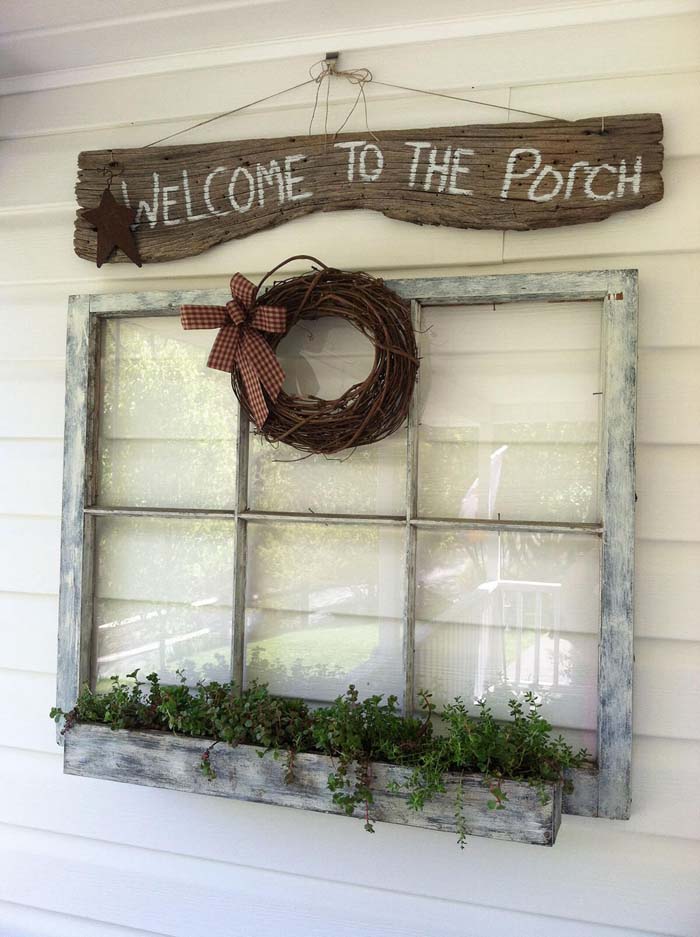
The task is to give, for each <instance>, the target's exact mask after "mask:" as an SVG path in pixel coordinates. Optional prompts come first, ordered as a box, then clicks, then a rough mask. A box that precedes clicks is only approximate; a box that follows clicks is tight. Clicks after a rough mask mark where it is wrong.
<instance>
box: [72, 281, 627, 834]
mask: <svg viewBox="0 0 700 937" xmlns="http://www.w3.org/2000/svg"><path fill="white" fill-rule="evenodd" d="M387 285H388V286H389V287H390V288H391V289H394V290H395V291H396V292H398V293H399V294H400V295H402V296H403V297H404V298H405V299H407V300H409V301H410V304H411V318H412V322H413V326H414V328H416V329H419V328H420V317H421V308H422V307H423V306H428V305H430V306H441V305H476V304H484V303H514V302H519V301H522V302H533V301H552V302H565V301H574V300H602V303H603V337H602V357H603V375H602V377H603V413H602V421H601V422H602V439H601V451H600V462H601V472H600V478H601V487H602V491H601V521H600V523H596V524H576V523H566V522H538V521H510V520H507V519H504V520H501V519H499V520H485V519H461V518H449V519H439V518H435V519H432V518H431V519H427V518H419V517H418V516H417V494H418V484H417V459H418V392H417V390H416V393H414V395H413V399H412V403H411V407H410V410H409V415H408V430H407V474H406V512H405V516H403V515H402V516H390V517H387V516H376V517H375V516H353V515H331V514H305V513H296V512H269V511H251V510H249V509H248V504H247V498H248V468H249V439H250V433H249V424H248V421H247V419H246V417H245V414H244V413H243V411H242V410H241V411H240V413H239V431H238V438H237V444H236V462H237V466H236V467H237V472H236V479H237V481H236V485H237V488H236V507H235V510H233V511H222V510H199V509H182V508H172V509H171V508H149V507H145V508H135V507H128V506H126V507H114V508H111V507H107V506H99V507H98V506H96V500H97V499H96V477H97V460H96V441H97V428H98V427H97V421H98V418H99V414H98V412H97V411H98V406H97V401H98V399H99V394H98V386H99V373H98V362H99V340H100V322H101V320H103V319H105V318H137V317H144V316H176V315H178V313H179V307H180V305H181V304H184V303H189V304H221V303H223V302H225V301H226V296H225V294H224V293H223V292H220V291H205V292H184V293H140V294H116V295H105V294H101V295H92V296H78V297H73V298H72V299H71V302H70V307H69V316H68V340H67V384H66V433H65V440H66V443H65V454H64V492H63V521H62V550H61V589H60V600H59V609H60V612H59V614H60V629H59V663H58V687H57V695H58V705H59V706H61V707H62V708H63V709H70V708H71V707H72V706H73V705H74V703H75V700H76V698H77V695H78V692H79V688H80V687H81V686H82V685H83V684H84V683H86V682H89V680H90V677H91V669H92V668H91V642H92V601H93V581H92V580H93V560H94V556H93V554H94V540H95V535H94V530H95V521H96V518H97V517H99V516H104V515H112V516H118V515H125V516H146V517H149V516H150V517H154V516H157V517H183V518H192V517H198V518H212V519H214V518H216V519H229V520H231V521H232V522H233V523H234V524H235V533H234V584H233V585H234V601H233V630H232V643H231V675H232V679H233V680H234V681H235V682H236V683H237V685H238V686H242V684H243V672H244V662H245V591H246V532H247V525H248V524H249V523H269V522H276V521H284V522H299V523H321V524H371V525H377V526H384V525H389V526H401V527H403V528H404V530H405V554H404V583H403V586H404V607H403V629H404V631H403V638H404V643H403V666H404V693H405V695H404V706H405V708H406V709H411V708H412V706H413V700H414V695H415V680H414V660H415V617H416V615H415V612H416V543H417V535H418V530H419V529H480V530H493V531H512V530H521V531H522V530H524V531H533V530H534V531H547V532H555V533H563V534H566V533H577V534H582V533H583V534H590V535H591V536H595V537H600V538H601V540H602V551H601V563H602V569H601V574H602V575H601V633H600V659H599V686H598V692H599V703H598V763H597V766H595V767H594V768H591V769H584V770H582V771H580V772H577V775H578V776H577V777H576V778H575V779H574V780H575V785H576V789H575V793H574V795H573V797H572V798H570V799H569V803H568V804H567V805H565V806H566V807H567V808H568V811H569V812H574V813H582V814H586V815H599V816H607V817H625V816H628V815H629V790H630V764H631V677H632V578H633V565H632V564H633V547H634V430H635V413H634V408H635V397H636V393H635V391H636V322H637V274H636V271H629V270H620V271H593V272H584V273H553V274H524V275H519V274H518V275H499V276H488V277H455V278H436V279H412V280H399V281H394V282H391V281H389V282H388V283H387ZM419 379H420V378H419Z"/></svg>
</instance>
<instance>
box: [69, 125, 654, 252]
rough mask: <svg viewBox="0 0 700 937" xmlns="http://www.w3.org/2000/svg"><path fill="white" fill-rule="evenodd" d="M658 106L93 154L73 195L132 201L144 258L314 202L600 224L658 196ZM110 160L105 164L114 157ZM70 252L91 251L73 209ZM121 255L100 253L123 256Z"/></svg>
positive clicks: (471, 221)
mask: <svg viewBox="0 0 700 937" xmlns="http://www.w3.org/2000/svg"><path fill="white" fill-rule="evenodd" d="M662 135H663V125H662V121H661V117H660V115H658V114H631V115H623V116H614V117H604V118H603V117H594V118H587V119H584V120H578V121H558V120H557V121H539V122H536V123H527V122H526V123H513V124H480V125H479V124H475V125H470V126H462V127H438V128H429V129H420V130H389V131H381V132H379V133H378V134H377V137H376V138H375V137H373V136H370V135H369V134H365V138H363V136H362V135H361V134H356V133H355V134H342V135H340V136H338V137H337V138H336V137H333V138H331V137H326V136H325V135H317V136H310V137H286V138H278V139H263V140H242V141H235V142H230V143H209V144H203V145H195V146H191V145H190V146H162V147H142V148H134V149H118V150H116V149H115V150H90V151H85V152H83V153H81V154H80V156H79V158H78V167H79V170H78V183H77V186H76V195H77V199H78V204H79V205H80V206H81V208H82V209H91V208H94V207H95V205H96V204H97V202H98V201H99V199H100V198H101V197H102V194H103V192H104V188H105V183H104V178H105V177H104V172H103V171H104V169H105V167H106V166H107V165H108V164H109V165H110V166H112V168H113V169H114V176H115V178H114V182H113V190H114V191H115V192H117V193H120V197H121V199H122V201H123V202H124V203H125V204H128V206H129V207H131V208H133V209H134V210H136V211H137V227H136V240H137V244H138V248H139V252H140V255H141V258H142V259H143V261H144V262H146V263H148V262H151V263H153V262H159V261H167V260H176V259H178V258H181V257H190V256H194V255H196V254H200V253H202V252H203V251H205V250H207V249H208V248H210V247H213V246H214V245H215V244H220V243H222V242H225V241H229V240H232V239H235V238H242V237H246V236H247V235H249V234H253V233H255V232H257V231H262V230H265V229H266V228H272V227H275V226H277V225H279V224H283V223H284V222H287V221H291V220H293V219H294V218H299V217H302V216H304V215H308V214H311V213H312V212H317V211H324V212H325V211H342V210H348V209H357V208H361V209H369V210H372V211H377V212H381V213H382V214H384V215H386V216H387V217H389V218H396V219H399V220H401V221H408V222H412V223H414V224H430V225H446V226H449V227H455V228H477V229H484V228H490V229H497V230H514V231H524V230H531V229H534V228H551V227H559V226H562V225H573V224H581V223H585V222H591V221H600V220H603V219H604V218H607V217H608V216H609V215H611V214H614V213H616V212H619V211H627V210H630V209H638V208H644V207H645V206H646V205H650V204H652V203H653V202H657V201H659V200H660V199H661V198H662V197H663V181H662V178H661V167H662V165H663V147H662V145H661V142H660V141H661V138H662ZM115 164H116V165H115ZM74 246H75V251H76V253H77V254H78V256H80V257H83V258H85V259H86V260H91V261H94V260H95V259H96V256H97V240H96V233H95V231H94V230H93V228H92V227H91V226H90V224H89V223H88V221H87V220H86V219H85V218H84V217H83V216H82V215H81V214H80V213H79V214H78V216H77V218H76V226H75V240H74ZM126 259H127V258H126V257H125V255H124V254H123V253H122V252H121V251H117V252H115V254H113V255H112V257H111V258H110V261H112V262H121V261H124V260H126Z"/></svg>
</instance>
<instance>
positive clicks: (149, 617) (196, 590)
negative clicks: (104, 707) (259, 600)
mask: <svg viewBox="0 0 700 937" xmlns="http://www.w3.org/2000/svg"><path fill="white" fill-rule="evenodd" d="M233 529H234V527H233V523H227V522H221V521H210V520H209V521H206V520H180V519H177V520H163V519H160V518H149V517H139V518H136V517H101V518H98V519H97V533H96V559H95V604H94V644H95V664H96V667H95V680H96V686H97V689H98V690H102V689H105V687H106V685H107V683H108V680H109V677H111V676H112V675H113V674H116V675H119V676H124V675H125V674H127V673H130V672H131V671H133V670H135V669H136V668H137V667H138V668H140V670H141V675H140V676H141V677H143V676H145V675H146V674H147V673H150V672H151V671H156V672H157V673H158V675H159V676H160V679H161V681H162V682H163V683H167V682H175V681H177V679H178V677H177V674H176V671H177V670H178V669H181V670H184V671H185V673H186V675H187V678H188V683H195V682H196V681H197V680H198V679H201V678H205V679H216V680H222V679H223V680H227V679H229V674H230V659H231V621H232V601H233Z"/></svg>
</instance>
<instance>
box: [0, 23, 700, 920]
mask: <svg viewBox="0 0 700 937" xmlns="http://www.w3.org/2000/svg"><path fill="white" fill-rule="evenodd" d="M320 47H323V43H322V42H321V43H320ZM355 47H356V48H361V41H360V40H358V41H357V43H356V44H355ZM698 48H700V17H698V16H696V15H684V16H677V17H667V18H660V19H649V20H638V21H630V22H627V23H625V24H624V25H620V24H615V23H607V24H598V25H590V26H580V27H575V28H574V27H567V28H563V27H562V28H555V29H549V30H544V29H543V30H538V31H532V32H519V33H512V34H508V35H500V36H482V37H475V38H470V39H460V40H450V41H443V42H439V43H433V44H426V45H423V46H421V45H413V46H408V45H405V46H397V47H393V48H388V49H382V50H368V51H367V52H366V53H361V52H357V53H355V54H353V55H352V56H348V61H347V63H346V64H347V65H348V66H349V65H353V64H358V65H362V64H367V65H370V66H372V67H375V70H376V71H377V72H381V73H382V74H383V75H384V76H385V77H387V79H388V80H398V81H401V80H402V79H403V80H405V81H406V83H407V84H411V85H415V86H419V87H420V86H428V87H434V88H445V89H449V90H451V91H453V92H454V93H456V94H460V93H462V94H467V95H469V96H472V97H481V98H482V99H483V100H485V101H490V102H493V103H499V104H503V105H506V106H507V105H508V104H510V105H511V106H513V107H521V108H525V109H532V110H535V111H538V112H544V113H551V114H553V115H555V116H561V117H579V116H586V115H591V114H605V113H607V114H616V113H633V112H642V111H659V112H661V113H662V114H663V117H664V123H665V128H666V134H665V147H666V161H665V167H664V178H665V183H666V196H665V198H664V200H663V201H662V202H661V203H660V204H657V205H654V206H652V207H651V208H648V209H645V210H644V211H643V212H640V213H635V212H630V213H626V214H624V215H620V216H617V217H615V218H613V219H610V220H608V221H606V222H603V223H601V224H595V225H586V226H581V227H571V228H563V229H554V230H550V231H543V232H526V233H508V234H506V235H505V236H503V235H502V234H501V233H499V232H494V231H485V232H478V231H466V232H465V231H452V230H448V229H444V228H420V227H413V226H409V225H403V224H401V223H399V222H392V221H389V220H387V219H385V218H383V217H381V216H379V215H374V214H369V213H366V214H365V213H360V212H357V213H343V214H335V215H334V214H329V215H317V216H312V217H309V218H306V219H302V220H300V221H298V222H294V223H291V224H289V225H286V226H283V227H281V228H279V229H276V230H273V231H268V232H264V233H262V234H258V235H256V236H254V237H251V238H249V239H248V240H245V241H242V242H231V243H230V244H227V245H223V246H222V247H219V248H217V249H214V250H212V251H210V252H208V253H206V254H204V255H202V256H201V257H196V258H192V259H190V260H183V261H179V262H177V263H174V264H163V265H153V266H150V267H144V268H143V269H142V270H137V269H136V268H135V267H132V266H130V265H119V266H107V267H104V268H103V269H102V270H101V271H97V270H96V269H95V267H93V266H91V265H90V264H88V263H87V262H85V261H81V260H78V259H77V258H76V257H75V256H74V254H73V251H72V228H73V214H74V206H73V194H72V193H73V185H74V175H75V165H76V157H77V153H78V151H79V150H81V149H87V148H89V149H98V148H108V147H112V146H114V147H117V146H121V145H128V146H136V145H140V144H146V143H148V142H150V141H151V140H153V139H156V138H158V137H161V136H165V135H166V134H167V133H168V132H171V131H173V130H175V129H179V128H180V127H182V126H183V125H184V122H187V121H192V122H193V121H194V120H195V119H197V117H199V115H202V116H206V115H209V114H211V112H212V111H213V110H216V109H218V108H219V106H221V107H222V108H223V107H225V106H228V105H229V103H230V104H231V106H235V104H236V103H238V102H240V103H243V102H244V101H245V100H248V99H250V98H253V97H263V96H264V95H265V94H267V93H270V92H272V91H273V90H276V89H277V88H279V87H280V86H284V84H285V83H288V84H292V83H294V81H295V80H297V79H298V76H302V77H303V75H304V73H305V70H306V68H307V67H308V66H309V64H311V62H312V61H313V57H297V58H293V59H289V58H287V59H283V58H280V59H279V60H276V61H274V63H273V64H274V68H273V67H272V66H271V63H270V62H269V61H265V62H261V61H250V62H246V63H244V64H238V65H228V66H221V67H217V68H211V69H207V68H199V69H196V70H193V71H174V72H172V73H170V74H153V75H147V74H146V75H141V76H139V77H132V78H125V79H121V80H119V81H116V80H107V81H101V82H98V83H93V84H90V83H82V84H74V85H70V86H66V87H58V88H51V89H47V90H43V91H34V92H30V93H22V94H16V95H11V96H6V97H1V98H0V126H1V127H2V135H3V139H2V141H1V142H0V206H2V207H1V208H0V296H1V302H0V334H1V335H2V341H1V342H0V627H1V629H2V636H3V641H2V652H1V653H0V712H2V713H3V720H2V725H1V726H0V792H1V796H0V935H2V937H5V935H13V937H23V935H47V937H48V935H51V937H56V935H63V934H66V935H67V934H70V935H71V937H82V935H83V934H84V935H90V937H93V935H100V937H101V935H105V937H107V935H110V937H111V935H115V937H117V935H119V937H121V935H124V937H126V935H129V934H130V935H133V937H137V935H138V937H140V935H145V934H165V935H172V937H175V935H177V937H198V935H199V934H204V933H208V934H211V935H217V937H218V935H221V937H223V935H226V937H247V935H250V934H256V935H273V934H280V933H283V934H284V935H285V937H297V935H298V937H310V935H318V937H327V935H329V934H334V935H343V937H344V935H348V937H350V935H352V937H355V935H367V937H375V935H380V934H386V935H392V937H399V935H402V937H403V935H406V937H407V935H416V937H427V935H435V937H448V935H454V937H458V935H459V937H466V935H469V937H471V935H474V937H476V935H485V934H488V935H490V937H497V935H503V937H511V935H515V934H517V935H519V937H528V935H533V937H534V935H538V937H574V935H575V937H608V935H610V937H612V935H613V934H615V935H620V934H625V935H637V934H641V933H652V934H674V935H684V937H695V935H697V934H698V933H699V932H700V898H699V890H698V888H697V882H698V872H699V869H700V844H699V842H698V841H699V840H700V795H699V794H698V791H697V779H698V774H699V772H700V726H699V723H698V719H697V714H698V711H700V677H699V674H700V612H699V611H698V609H700V576H698V569H699V568H700V486H698V483H697V482H698V476H699V474H700V412H699V409H700V407H699V402H698V401H699V397H700V393H699V392H700V378H699V377H698V375H700V317H699V316H698V311H697V303H698V299H697V297H698V295H700V264H699V262H698V261H699V259H700V212H699V211H698V199H699V196H700V183H699V181H698V180H699V178H700V120H699V119H698V117H699V116H700V115H699V114H698V109H699V107H698V98H699V95H698V90H699V79H698V72H697V68H698V58H697V50H698ZM376 63H381V68H379V66H378V65H377V64H376ZM280 76H282V80H281V81H280ZM287 78H288V79H289V80H288V81H287ZM299 80H301V79H299ZM472 86H476V90H474V88H473V87H472ZM242 89H245V93H243V91H242ZM336 94H337V95H338V104H337V106H335V107H334V108H333V110H332V112H331V120H330V125H331V126H336V125H337V124H339V123H340V122H341V121H342V118H343V116H344V114H345V113H346V112H347V109H348V107H349V105H350V104H351V102H352V92H349V91H346V90H344V89H339V90H338V91H337V92H336ZM368 94H369V97H370V119H371V124H372V126H373V127H374V128H377V129H381V128H382V127H411V126H413V127H420V126H431V125H432V126H439V125H441V124H448V123H462V122H463V123H468V122H474V121H487V120H492V121H493V120H504V119H507V118H508V114H507V113H506V112H499V111H495V110H494V111H489V110H487V109H481V108H476V107H473V106H470V105H462V104H458V103H457V102H450V101H445V100H441V99H437V98H423V97H420V96H417V95H414V94H408V93H398V92H389V91H387V90H386V89H381V88H374V89H370V90H369V92H368ZM310 99H311V95H310V92H309V89H303V90H302V91H300V92H296V93H294V94H293V95H291V96H290V97H289V98H284V99H281V100H279V101H277V102H271V103H269V104H267V105H265V106H263V107H261V108H259V109H258V110H257V111H256V112H244V113H243V114H241V115H240V116H238V117H235V118H232V119H231V120H228V121H222V122H220V123H218V124H215V125H212V126H209V127H206V128H202V129H201V130H198V131H196V132H195V133H194V134H192V135H191V136H190V137H189V138H185V140H183V142H186V140H189V141H190V142H198V141H204V140H216V139H227V138H228V139H233V138H236V137H239V138H253V137H263V136H280V135H284V134H287V133H299V134H302V133H304V132H305V131H306V128H307V126H308V119H309V112H310V107H309V105H310ZM212 102H216V103H215V104H213V103H212ZM510 116H511V118H513V116H514V115H512V114H511V115H510ZM353 121H354V124H353V126H355V127H356V128H357V129H358V132H360V131H361V130H362V129H363V126H364V125H363V120H362V117H361V116H360V115H358V114H356V115H355V116H354V117H353ZM300 250H303V251H304V252H307V253H311V254H317V255H319V256H320V257H322V258H323V259H325V260H326V261H327V262H330V263H332V264H334V265H337V266H341V267H361V268H364V269H366V270H370V271H372V272H374V273H378V274H382V275H390V276H411V275H421V276H425V275H442V274H451V275H456V274H469V273H495V272H522V271H546V270H567V269H571V270H583V269H589V268H600V267H636V268H638V269H639V271H640V356H639V426H638V441H639V448H638V483H637V488H638V496H639V501H638V507H637V531H638V541H637V608H636V638H635V657H636V662H635V711H634V731H635V742H634V768H633V807H632V818H631V819H630V820H629V821H628V822H626V823H623V822H609V821H604V820H592V819H585V818H578V817H565V818H564V820H563V824H562V829H561V832H560V835H559V839H558V841H557V844H556V847H555V848H554V849H549V850H548V849H535V848H532V847H526V846H518V845H509V844H504V843H499V842H495V841H488V840H476V839H474V840H472V841H471V842H470V843H469V846H468V848H467V849H466V851H465V852H464V853H460V852H459V850H458V849H457V847H456V845H455V843H454V841H453V839H452V838H451V837H449V836H445V835H442V834H439V833H433V832H428V831H424V830H418V829H403V828H394V827H392V828H389V827H379V828H378V830H377V834H376V835H375V836H373V837H368V836H367V834H365V833H364V831H363V829H362V824H361V823H353V822H350V821H348V820H346V819H344V818H338V817H326V816H317V815H314V814H310V813H304V812H301V811H292V810H285V809H283V808H272V807H265V806H262V805H254V804H245V803H236V802H233V801H231V802H229V801H222V800H219V799H214V798H207V797H196V796H193V795H192V796H190V795H184V794H178V793H175V792H171V791H160V790H150V789H147V788H139V787H135V786H128V785H119V784H111V783H107V782H98V781H91V780H83V779H79V778H71V777H64V776H63V775H62V773H61V763H62V756H61V753H60V751H59V749H58V748H57V747H56V745H55V741H54V732H53V727H52V725H51V723H50V722H49V719H48V718H47V714H48V710H49V707H50V706H51V705H52V702H53V700H54V681H55V674H54V671H55V642H56V628H57V620H56V619H57V597H56V592H57V586H58V553H59V520H60V519H59V512H60V490H61V449H62V432H63V368H64V358H63V356H64V340H65V338H64V336H65V316H66V304H67V297H68V295H69V294H72V293H85V292H99V291H110V292H112V291H116V290H125V291H132V290H137V289H146V288H148V289H168V288H174V287H175V286H177V287H180V288H194V287H199V286H206V287H224V286H225V284H226V282H227V277H228V275H230V273H231V272H233V271H234V270H241V271H243V272H244V273H246V274H247V275H249V276H251V277H253V278H255V277H256V276H258V275H260V274H261V273H263V272H264V271H266V270H267V269H268V268H269V267H270V266H271V265H272V264H273V263H274V262H276V261H277V260H279V259H281V258H283V257H285V256H288V255H290V254H293V253H297V252H299V251H300Z"/></svg>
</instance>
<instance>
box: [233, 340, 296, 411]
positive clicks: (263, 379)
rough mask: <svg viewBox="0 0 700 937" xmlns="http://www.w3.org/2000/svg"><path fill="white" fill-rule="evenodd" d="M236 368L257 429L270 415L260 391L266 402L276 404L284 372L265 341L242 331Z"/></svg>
mask: <svg viewBox="0 0 700 937" xmlns="http://www.w3.org/2000/svg"><path fill="white" fill-rule="evenodd" d="M236 368H237V370H238V372H239V374H240V375H241V380H242V381H243V386H244V387H245V392H246V398H247V400H248V405H249V407H250V411H251V414H252V416H253V420H254V422H255V425H256V426H257V427H258V429H261V428H262V426H263V425H264V423H265V421H266V420H267V418H268V416H269V413H270V410H269V407H268V405H267V402H266V400H265V396H264V394H263V388H264V389H265V390H266V391H267V393H268V396H269V397H270V400H272V401H275V400H277V397H278V396H279V392H280V390H281V389H282V384H283V383H284V371H283V370H282V367H281V366H280V363H279V361H278V360H277V358H276V357H275V353H274V351H273V350H272V349H271V348H270V346H269V345H268V344H267V342H266V341H265V339H264V338H263V337H262V336H261V335H260V333H259V332H254V331H252V330H247V331H246V334H245V336H244V338H243V341H242V342H241V346H240V349H239V352H238V354H237V355H236Z"/></svg>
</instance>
